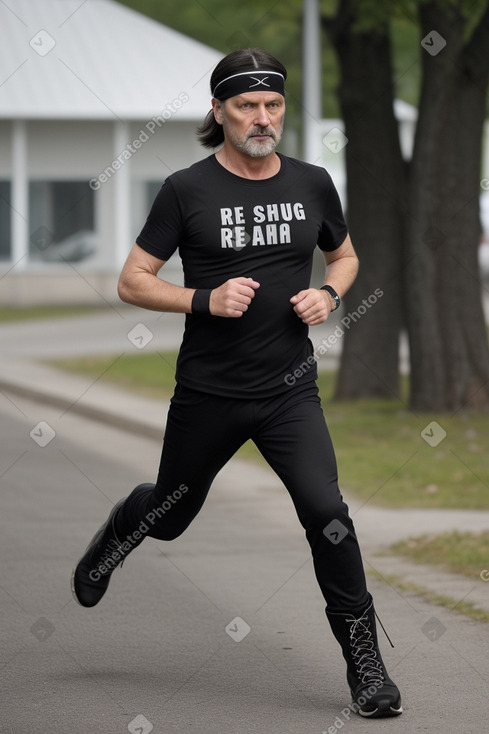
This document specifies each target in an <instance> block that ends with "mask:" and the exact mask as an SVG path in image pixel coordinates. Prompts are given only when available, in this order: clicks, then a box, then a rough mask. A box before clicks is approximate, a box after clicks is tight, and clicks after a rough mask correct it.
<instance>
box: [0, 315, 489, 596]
mask: <svg viewBox="0 0 489 734" xmlns="http://www.w3.org/2000/svg"><path fill="white" fill-rule="evenodd" d="M183 328H184V316H182V315H180V314H178V315H177V314H160V313H155V312H151V311H145V310H142V309H137V308H127V307H125V306H120V307H114V308H113V309H112V310H106V311H104V312H101V313H95V314H91V315H89V316H78V317H73V318H61V319H60V318H58V319H48V320H43V321H31V322H21V323H18V324H13V323H7V324H0V343H1V345H2V354H3V355H4V357H3V358H2V360H1V362H0V389H1V390H2V392H3V394H4V396H5V397H6V398H7V399H9V398H10V399H14V396H15V395H17V396H23V397H26V398H30V399H34V400H36V401H38V402H41V403H44V404H47V405H51V406H55V407H56V408H59V409H60V411H61V414H64V413H65V412H66V413H67V412H72V413H74V414H77V415H82V416H84V417H88V418H91V419H94V420H98V421H103V422H104V423H106V424H108V425H111V426H115V427H117V428H121V429H124V430H128V431H130V432H134V433H137V434H138V435H141V436H147V437H150V438H154V439H156V440H158V441H159V440H160V439H161V436H162V434H163V431H164V421H165V417H166V413H167V410H168V404H167V403H166V402H165V401H162V400H154V399H147V398H143V397H140V396H136V395H133V394H131V393H129V392H126V391H123V390H120V389H119V388H117V387H114V386H111V385H108V384H106V383H103V382H101V381H100V380H97V379H93V378H88V377H79V376H75V375H72V374H69V373H66V372H63V371H60V370H58V369H55V368H53V367H50V366H48V365H46V364H43V363H42V362H40V361H39V360H43V359H49V358H69V357H76V356H87V355H105V354H108V355H113V356H114V359H115V358H117V357H118V356H119V355H122V354H127V353H129V354H130V353H137V352H138V351H142V350H143V349H144V350H145V351H152V352H157V353H160V352H164V351H167V350H175V349H177V348H178V346H179V344H180V341H181V336H182V333H183ZM145 330H147V331H145ZM311 331H312V338H313V341H314V343H315V344H318V343H319V342H320V341H321V339H327V338H328V336H329V335H330V334H331V333H333V331H334V326H333V325H332V324H329V325H327V324H324V325H323V326H321V327H320V328H319V329H314V330H311ZM128 335H129V336H128ZM338 355H339V344H336V345H333V346H332V348H331V350H330V352H329V353H328V354H326V355H325V356H324V357H323V358H322V359H326V360H329V361H326V363H323V362H321V363H320V366H321V367H323V368H325V367H327V366H331V367H334V366H337V360H338ZM256 471H257V472H260V473H261V479H260V484H261V485H264V484H266V485H267V486H271V487H274V488H278V487H280V486H281V484H280V482H279V480H278V479H277V478H276V476H275V475H274V474H273V472H271V471H268V470H266V469H259V468H256ZM340 474H341V467H340ZM349 505H350V508H351V511H352V515H353V517H354V520H355V525H356V527H357V531H358V532H359V534H360V535H361V537H362V548H363V550H364V554H365V560H366V563H367V564H368V565H367V567H368V566H371V569H372V570H374V571H376V572H377V573H380V574H382V575H391V574H394V575H398V576H400V577H401V578H402V579H403V580H404V581H406V582H413V583H416V584H418V585H421V586H427V587H428V588H429V589H430V590H431V591H433V592H435V593H438V594H444V595H448V596H451V597H452V598H453V599H454V600H455V601H460V600H462V599H463V600H464V601H466V602H472V603H473V604H475V605H476V606H478V607H481V608H483V609H486V610H488V611H489V580H488V581H487V583H485V580H486V577H487V578H489V559H488V563H487V566H488V568H487V569H485V568H484V569H483V568H481V569H480V575H479V576H478V577H474V579H466V578H464V577H460V576H454V575H453V574H448V573H444V572H443V571H440V570H439V569H432V568H429V567H427V566H421V565H414V564H412V563H409V562H407V561H405V560H404V559H393V558H392V557H387V556H382V555H379V553H382V552H384V551H385V549H386V548H387V547H388V546H389V545H391V544H392V543H394V542H396V541H397V540H401V539H405V538H408V537H410V536H413V535H421V534H423V533H441V532H445V531H451V530H458V531H460V532H463V531H469V532H480V531H482V530H489V511H488V512H483V511H480V510H474V511H470V510H426V509H423V510H416V509H414V510H413V509H395V510H392V509H386V508H381V507H377V506H375V505H374V504H372V503H366V504H364V503H358V502H356V501H355V499H354V498H350V499H349ZM486 571H487V573H484V572H486Z"/></svg>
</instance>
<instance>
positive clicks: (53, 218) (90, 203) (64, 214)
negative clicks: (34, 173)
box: [29, 181, 98, 262]
mask: <svg viewBox="0 0 489 734" xmlns="http://www.w3.org/2000/svg"><path fill="white" fill-rule="evenodd" d="M29 232H30V241H29V256H30V259H31V261H36V262H40V261H42V262H80V261H82V260H87V259H88V258H90V257H93V256H94V255H95V254H96V252H97V249H98V243H97V239H96V235H95V231H94V192H93V190H92V189H91V188H90V187H89V186H88V184H87V182H86V181H31V182H30V184H29Z"/></svg>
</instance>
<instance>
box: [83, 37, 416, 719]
mask: <svg viewBox="0 0 489 734" xmlns="http://www.w3.org/2000/svg"><path fill="white" fill-rule="evenodd" d="M286 76H287V72H286V70H285V68H284V67H283V66H282V64H281V63H280V62H279V61H278V60H277V59H275V58H274V57H273V56H270V55H269V54H268V53H266V52H264V51H262V50H260V49H241V50H238V51H235V52H233V53H231V54H229V55H228V56H226V57H225V58H224V59H222V61H221V62H220V63H219V64H218V65H217V67H216V69H215V70H214V72H213V74H212V77H211V92H212V110H211V112H210V113H209V115H208V116H207V118H206V120H205V122H204V124H203V125H202V127H201V128H200V130H199V133H200V140H201V142H202V143H203V144H204V145H206V146H208V147H211V148H215V147H217V146H219V145H221V144H222V146H221V147H220V148H219V150H218V151H217V153H216V154H215V155H211V156H209V157H208V158H206V159H204V160H203V161H200V162H199V163H196V164H194V165H193V166H191V167H190V168H188V169H186V170H183V171H179V172H177V173H175V174H173V175H171V176H170V177H169V178H168V179H167V180H166V182H165V183H164V185H163V186H162V188H161V190H160V192H159V194H158V196H157V197H156V199H155V202H154V204H153V207H152V209H151V212H150V214H149V217H148V219H147V221H146V224H145V226H144V228H143V230H142V232H141V234H140V235H139V237H138V238H137V241H136V244H135V245H134V247H133V249H132V251H131V252H130V254H129V257H128V259H127V261H126V264H125V265H124V268H123V270H122V273H121V276H120V281H119V295H120V297H121V298H122V300H123V301H126V302H128V303H131V304H135V305H137V306H141V307H144V308H148V309H154V310H157V311H167V312H179V313H185V314H187V317H186V325H185V333H184V337H183V342H182V346H181V349H180V353H179V357H178V362H177V371H176V381H177V385H176V388H175V393H174V395H173V398H172V401H171V406H170V410H169V414H168V420H167V427H166V432H165V440H164V444H163V451H162V457H161V463H160V469H159V473H158V478H157V481H156V484H142V485H139V486H138V487H136V488H135V489H134V490H133V492H132V493H131V494H130V495H129V497H127V498H126V499H125V500H121V501H120V502H118V503H117V504H116V505H115V507H114V508H113V510H112V512H111V513H110V515H109V518H108V520H107V521H106V523H105V524H104V525H103V526H102V527H101V528H100V530H99V531H98V533H97V534H96V535H95V537H94V538H93V540H92V541H91V543H90V544H89V546H88V548H87V550H86V552H85V555H84V556H83V558H82V559H81V560H80V562H79V563H78V564H77V566H76V567H75V570H74V574H73V592H74V595H75V598H76V599H77V601H78V602H79V603H80V604H82V605H83V606H86V607H90V606H94V605H95V604H97V603H98V601H99V600H100V599H101V598H102V596H103V594H104V593H105V591H106V589H107V587H108V584H109V580H110V575H111V573H112V571H113V570H114V568H116V567H117V566H118V565H119V564H120V563H122V561H123V560H124V558H125V557H126V556H127V555H128V553H130V552H131V550H133V548H135V547H136V546H137V545H138V544H139V543H140V542H142V540H143V539H144V537H146V535H148V536H150V537H153V538H158V539H160V540H173V539H174V538H176V537H177V536H179V535H180V534H181V533H183V532H184V530H185V529H186V528H187V527H188V525H189V524H190V523H191V521H192V520H193V518H194V517H195V516H196V515H197V513H198V512H199V510H200V508H201V507H202V505H203V503H204V500H205V498H206V495H207V493H208V491H209V488H210V486H211V483H212V481H213V479H214V477H215V476H216V474H217V473H218V471H219V470H220V469H221V468H222V467H223V465H224V464H225V463H226V462H227V461H228V460H229V459H230V458H231V457H232V456H233V454H234V453H235V452H236V451H237V450H238V448H239V447H240V446H241V445H242V444H243V443H244V442H245V441H246V440H248V439H250V438H251V439H252V440H253V441H254V442H255V444H256V445H257V446H258V448H259V450H260V451H261V453H262V454H263V456H264V457H265V459H266V460H267V461H268V463H269V464H270V466H271V467H272V468H273V469H274V470H275V471H276V473H277V474H278V476H279V477H280V478H281V479H282V481H283V482H284V484H285V486H286V488H287V490H288V491H289V493H290V496H291V498H292V501H293V502H294V505H295V508H296V510H297V514H298V517H299V519H300V522H301V523H302V525H303V527H304V528H305V531H306V537H307V539H308V541H309V543H310V546H311V551H312V556H313V561H314V569H315V573H316V577H317V580H318V583H319V586H320V588H321V591H322V593H323V595H324V598H325V600H326V603H327V608H326V614H327V617H328V619H329V622H330V624H331V628H332V630H333V633H334V635H335V637H336V638H337V640H338V641H339V643H340V645H341V647H342V651H343V655H344V657H345V659H346V662H347V679H348V683H349V686H350V689H351V692H352V696H353V701H354V706H355V710H356V711H358V713H360V714H361V715H363V716H366V717H380V716H394V715H397V714H400V713H401V712H402V707H401V699H400V694H399V691H398V689H397V687H396V686H395V684H394V683H393V682H392V680H391V679H390V678H389V676H388V674H387V671H386V669H385V666H384V663H383V661H382V658H381V655H380V652H379V649H378V643H377V636H376V629H375V616H374V614H375V613H374V608H373V602H372V597H371V596H370V594H369V593H368V591H367V588H366V583H365V576H364V571H363V566H362V560H361V555H360V550H359V547H358V542H357V539H356V536H355V531H354V528H353V523H352V521H351V519H350V517H349V515H348V508H347V506H346V504H345V503H344V502H343V499H342V497H341V494H340V491H339V488H338V480H337V472H336V461H335V456H334V451H333V447H332V444H331V439H330V437H329V433H328V430H327V427H326V424H325V421H324V416H323V413H322V409H321V404H320V400H319V397H318V390H317V386H316V377H317V372H316V363H315V360H314V357H313V353H312V352H313V350H312V344H311V342H310V341H309V339H308V329H309V327H310V326H315V325H317V324H320V323H322V322H323V321H324V320H325V319H327V318H328V316H329V314H330V313H331V311H333V310H335V309H336V308H337V307H338V305H339V303H340V298H341V296H342V295H343V294H344V293H345V292H346V291H347V290H348V288H349V287H350V286H351V284H352V282H353V280H354V279H355V276H356V273H357V269H358V261H357V257H356V255H355V251H354V249H353V246H352V243H351V241H350V238H349V236H348V232H347V228H346V225H345V222H344V219H343V214H342V211H341V206H340V203H339V199H338V195H337V193H336V190H335V188H334V185H333V183H332V181H331V178H330V176H329V175H328V174H327V173H326V171H325V170H324V169H322V168H319V167H316V166H311V165H308V164H306V163H303V162H301V161H297V160H294V159H292V158H288V157H285V156H283V155H280V154H277V153H276V152H275V148H276V146H277V144H278V142H279V141H280V137H281V134H282V128H283V120H284V114H285V92H284V82H285V79H286ZM316 245H317V246H319V248H320V249H321V250H322V252H323V255H324V259H325V265H326V279H325V283H324V285H323V286H322V287H321V288H319V289H318V288H310V287H309V281H310V276H311V269H312V258H313V252H314V250H315V247H316ZM177 247H178V248H179V251H180V255H181V258H182V262H183V268H184V273H185V285H184V287H179V286H176V285H172V284H170V283H167V282H166V281H164V280H162V279H160V278H159V277H157V276H158V273H159V271H160V270H161V268H162V267H163V266H164V264H165V262H166V260H167V259H168V258H169V257H170V256H171V254H172V253H173V252H174V251H175V250H176V249H177ZM291 375H294V379H293V380H291V379H290V376H291ZM297 375H299V377H296V376H297ZM331 523H333V525H332V526H331ZM328 526H331V527H333V528H337V531H338V532H337V536H335V538H334V540H335V542H332V539H331V536H328V533H327V532H326V533H325V532H324V531H325V529H327V528H328ZM340 534H341V536H342V537H341V540H339V541H337V540H336V538H337V537H339V536H340Z"/></svg>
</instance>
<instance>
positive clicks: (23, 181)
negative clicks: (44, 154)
mask: <svg viewBox="0 0 489 734" xmlns="http://www.w3.org/2000/svg"><path fill="white" fill-rule="evenodd" d="M10 216H11V220H10V221H11V231H12V262H13V263H14V264H16V266H17V269H18V270H19V269H24V268H25V267H26V266H27V263H28V254H29V179H28V174H27V128H26V123H25V121H24V120H14V121H13V122H12V209H11V215H10Z"/></svg>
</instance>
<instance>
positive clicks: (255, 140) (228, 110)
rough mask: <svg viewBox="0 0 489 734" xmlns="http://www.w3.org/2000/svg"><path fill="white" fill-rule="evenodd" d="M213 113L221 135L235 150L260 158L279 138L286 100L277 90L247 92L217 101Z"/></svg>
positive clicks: (274, 146) (271, 151)
mask: <svg viewBox="0 0 489 734" xmlns="http://www.w3.org/2000/svg"><path fill="white" fill-rule="evenodd" d="M212 104H213V107H214V114H215V117H216V120H217V122H218V123H219V124H221V125H222V126H223V130H224V136H225V139H226V140H227V141H229V142H230V143H231V144H232V145H233V146H234V147H235V148H237V150H239V151H241V152H242V153H245V154H246V155H249V156H251V157H252V158H261V157H262V156H266V155H269V154H270V153H273V151H274V150H275V148H276V147H277V145H278V143H279V142H280V138H281V137H282V130H283V120H284V115H285V100H284V98H283V97H282V95H281V94H277V93H276V92H246V93H245V94H238V95H236V96H235V97H230V98H229V99H227V100H226V101H225V102H221V103H219V102H218V101H217V100H212Z"/></svg>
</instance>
